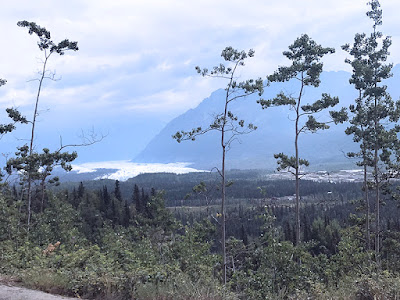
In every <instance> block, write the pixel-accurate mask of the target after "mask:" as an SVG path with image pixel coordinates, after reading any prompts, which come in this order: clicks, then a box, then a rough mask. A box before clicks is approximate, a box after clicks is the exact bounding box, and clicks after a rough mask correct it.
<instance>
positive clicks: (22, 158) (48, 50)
mask: <svg viewBox="0 0 400 300" xmlns="http://www.w3.org/2000/svg"><path fill="white" fill-rule="evenodd" d="M17 25H18V26H19V27H26V28H28V33H29V34H30V35H32V34H35V35H36V36H37V37H38V38H39V41H38V43H37V44H38V47H39V50H40V51H42V53H43V63H42V70H41V71H40V72H39V78H38V79H37V80H38V88H37V93H36V99H35V108H34V111H33V118H32V120H29V123H30V124H31V135H30V138H29V145H24V146H22V147H19V148H18V152H16V155H17V157H16V158H13V159H11V160H10V161H9V162H8V163H7V171H8V173H9V174H11V173H13V172H14V169H16V170H18V171H19V172H23V173H25V174H24V176H25V177H26V182H27V197H28V199H27V211H28V218H27V225H28V230H29V227H30V219H31V202H32V183H33V181H34V180H35V179H36V178H35V177H37V175H38V174H39V173H41V168H40V167H41V166H40V163H39V162H38V155H39V154H38V153H36V152H35V151H34V140H35V133H36V123H37V117H38V112H39V110H38V108H39V99H40V95H41V91H42V88H43V83H44V81H45V80H46V79H54V74H51V73H49V72H48V70H47V65H48V62H49V59H50V57H51V56H52V55H53V54H58V55H64V54H65V52H66V51H69V50H72V51H77V50H78V44H77V42H71V41H69V40H68V39H65V40H62V41H61V42H59V43H55V42H53V40H52V39H51V35H50V31H48V30H47V29H46V28H44V27H41V26H39V25H37V24H36V23H35V22H28V21H19V22H18V23H17ZM63 148H65V146H63V145H61V146H60V149H59V150H57V151H56V152H55V153H58V154H60V153H61V150H62V149H63ZM55 153H54V154H55ZM44 154H46V153H44ZM47 154H50V153H47ZM65 154H66V155H67V153H65ZM65 163H67V162H65Z"/></svg>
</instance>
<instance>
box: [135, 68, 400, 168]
mask: <svg viewBox="0 0 400 300" xmlns="http://www.w3.org/2000/svg"><path fill="white" fill-rule="evenodd" d="M393 73H394V77H392V78H390V79H389V80H387V81H386V82H385V83H386V84H387V85H388V89H389V92H390V93H391V95H392V97H393V98H394V99H396V98H398V97H399V95H400V86H399V85H397V84H396V81H397V80H398V78H400V65H397V66H395V67H394V68H393ZM350 75H351V74H350V73H348V72H344V71H339V72H323V73H322V74H321V84H320V86H319V87H318V88H313V87H307V88H306V89H305V94H304V98H303V99H304V100H303V102H302V103H303V104H306V103H313V102H314V101H315V100H317V99H320V97H321V94H322V93H328V94H330V95H331V96H338V97H339V100H340V103H339V104H338V105H337V106H336V107H335V108H333V109H331V110H339V109H340V108H341V107H348V106H349V104H350V103H353V102H354V99H355V98H356V97H357V91H356V90H355V89H354V87H353V86H352V85H350V84H349V78H350ZM298 90H299V88H298V82H296V81H290V82H289V83H274V84H271V85H270V86H269V87H267V88H266V89H265V92H264V95H263V98H264V99H270V98H273V97H274V96H275V95H276V94H277V93H279V92H281V91H284V92H285V93H289V94H292V95H294V96H295V95H297V93H298ZM224 97H225V91H224V90H223V89H219V90H217V91H215V92H213V93H212V94H211V95H210V97H208V98H206V99H204V100H203V101H202V102H201V103H200V104H199V105H198V106H197V107H196V108H194V109H190V110H188V111H187V112H185V113H184V114H182V115H180V116H178V117H176V118H175V119H173V120H172V121H171V122H169V123H168V124H167V125H166V126H165V127H164V129H162V130H161V132H160V133H159V134H158V135H156V136H155V137H154V138H153V139H152V140H151V141H150V143H149V144H148V145H147V146H146V147H145V149H144V150H143V151H142V152H141V153H140V154H139V155H138V156H136V157H135V158H134V160H133V161H134V162H146V163H171V162H191V163H193V165H192V166H193V167H196V168H201V169H210V168H213V167H219V165H220V159H221V158H220V156H221V149H220V142H219V139H220V135H219V132H209V133H207V134H205V135H203V136H199V137H198V138H196V141H194V142H192V141H185V142H182V143H177V142H176V141H175V140H173V139H172V135H173V134H175V133H176V132H177V131H180V130H185V131H189V130H191V129H192V128H195V127H198V126H207V125H209V124H210V122H211V121H212V120H213V118H214V116H215V115H216V114H217V113H219V112H221V111H222V108H223V104H224ZM258 99H259V97H257V95H251V96H248V97H246V98H244V99H240V100H238V101H235V102H232V103H231V104H232V105H231V106H230V110H231V111H232V112H233V113H234V114H235V115H237V116H238V117H239V119H244V120H245V121H246V122H249V123H253V124H254V125H256V126H257V127H258V128H257V130H256V131H254V132H252V133H250V134H248V135H242V136H240V137H239V139H237V140H235V141H234V142H233V144H232V147H231V149H230V150H229V152H228V154H227V166H228V168H237V169H260V168H263V169H269V170H272V169H274V168H276V161H275V159H274V157H273V154H274V153H279V152H284V153H286V154H288V155H293V153H294V122H292V121H291V120H292V119H293V116H294V115H293V112H291V111H290V110H289V108H288V107H271V108H268V109H265V110H263V109H261V106H260V105H259V104H258V103H256V101H257V100H258ZM328 111H329V110H326V111H325V112H322V113H320V114H319V115H317V119H319V120H321V121H322V120H327V118H328ZM305 120H306V118H304V121H305ZM347 126H348V124H340V125H334V124H332V125H331V128H330V129H328V130H322V131H319V132H317V133H315V134H312V133H307V134H302V135H301V136H300V156H301V158H304V159H308V160H309V161H310V163H311V165H310V168H311V169H313V170H321V169H325V170H335V169H341V168H354V167H355V164H354V163H355V162H354V161H352V160H349V159H348V158H347V157H346V156H345V153H347V152H349V151H354V150H357V149H358V145H357V144H355V143H354V142H353V141H352V137H351V136H347V135H346V134H345V133H344V130H345V128H346V127H347Z"/></svg>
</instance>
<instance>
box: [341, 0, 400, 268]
mask: <svg viewBox="0 0 400 300" xmlns="http://www.w3.org/2000/svg"><path fill="white" fill-rule="evenodd" d="M368 5H370V6H371V10H370V11H368V12H367V16H368V17H369V18H370V19H371V20H372V21H373V26H372V28H373V30H372V32H371V33H370V34H369V35H367V34H365V33H361V34H360V33H357V34H356V35H355V37H354V43H353V45H351V46H350V45H349V44H346V45H344V46H342V48H343V50H345V51H347V52H348V53H349V54H350V55H351V56H352V57H353V59H352V60H351V59H346V62H347V63H348V64H350V65H351V66H352V68H353V74H352V76H351V78H350V83H351V84H353V85H354V87H355V88H356V89H357V91H358V93H359V96H358V98H357V99H356V100H355V104H352V105H350V107H349V111H350V113H351V115H352V117H351V119H350V124H351V125H350V126H349V127H348V128H347V129H346V134H348V135H353V140H354V141H355V142H357V143H359V144H360V151H359V152H351V153H349V156H350V157H358V158H359V159H360V160H359V162H358V165H359V166H362V167H363V170H364V201H365V207H366V238H367V247H368V248H369V247H370V203H369V196H368V190H369V189H373V190H374V197H375V252H376V258H377V261H379V252H380V248H381V241H380V240H381V224H380V222H381V216H380V207H381V193H382V191H383V190H384V189H385V188H386V184H387V183H388V180H389V179H390V178H391V177H392V176H393V169H394V168H395V167H396V166H395V163H394V162H393V155H394V154H396V155H397V157H398V153H399V141H398V138H397V134H398V133H399V131H400V126H399V125H397V124H395V122H397V121H398V120H399V116H400V101H396V102H395V101H393V99H392V98H391V96H390V94H389V93H388V92H387V86H386V85H384V84H383V83H382V82H383V81H384V80H385V79H388V78H390V77H391V76H392V73H391V70H392V67H393V65H392V64H388V63H386V60H387V58H388V56H389V54H390V53H389V47H390V46H391V44H392V41H391V38H390V37H388V36H386V37H384V35H383V34H382V32H380V31H378V30H377V27H378V26H380V25H382V10H381V9H380V3H379V1H377V0H373V1H371V2H368ZM368 170H372V177H373V178H372V180H368V178H367V172H368Z"/></svg>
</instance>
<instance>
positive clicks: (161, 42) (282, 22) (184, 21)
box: [0, 0, 400, 161]
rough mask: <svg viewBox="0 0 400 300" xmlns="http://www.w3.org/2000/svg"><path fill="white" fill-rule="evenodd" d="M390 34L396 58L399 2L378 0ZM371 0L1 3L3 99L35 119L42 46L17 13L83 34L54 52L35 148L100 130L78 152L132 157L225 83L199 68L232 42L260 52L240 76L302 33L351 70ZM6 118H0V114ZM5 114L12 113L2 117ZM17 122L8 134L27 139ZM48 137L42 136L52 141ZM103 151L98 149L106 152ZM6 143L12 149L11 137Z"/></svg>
mask: <svg viewBox="0 0 400 300" xmlns="http://www.w3.org/2000/svg"><path fill="white" fill-rule="evenodd" d="M381 5H382V8H383V14H384V15H383V26H381V28H380V29H381V31H383V32H384V33H385V34H388V35H391V36H392V39H393V46H392V48H391V53H392V55H391V58H390V59H391V61H392V62H394V63H399V62H400V19H399V18H398V11H400V2H399V1H398V0H381ZM367 9H368V6H367V5H366V1H364V0H324V1H321V0H304V1H297V0H281V1H271V0H253V1H248V2H246V1H238V0H230V1H226V0H217V1H216V0H197V1H184V0H146V1H139V0H114V1H104V0H96V1H94V0H69V1H60V0H36V1H31V0H15V1H5V2H4V3H2V5H1V10H0V31H1V36H2V45H3V46H2V47H1V50H0V51H1V54H0V66H1V67H0V78H5V79H7V81H8V83H7V85H6V86H3V87H1V88H0V108H1V109H2V110H3V109H4V108H5V107H9V106H17V107H19V108H20V109H21V110H22V111H23V112H25V113H26V114H27V115H28V116H31V114H32V108H33V104H34V100H35V93H36V89H37V82H36V81H32V79H35V78H37V71H38V70H39V69H40V67H41V59H42V55H41V52H40V51H39V49H38V48H37V45H36V37H34V36H30V35H29V34H28V33H27V30H26V28H19V27H18V26H17V25H16V23H17V21H19V20H28V21H34V22H36V23H37V24H39V25H41V26H44V27H46V28H47V29H48V30H50V31H51V33H52V38H53V39H54V41H60V40H62V39H64V38H69V39H70V40H74V41H78V46H79V48H80V49H79V51H78V52H74V53H67V54H66V55H65V56H63V57H57V56H53V57H52V58H51V61H50V66H49V69H50V70H52V71H55V72H56V77H57V78H59V79H60V80H58V81H55V82H47V83H46V85H45V87H44V90H43V93H42V98H41V102H40V117H39V121H40V123H39V127H38V140H37V143H38V147H41V146H42V145H41V143H47V140H49V139H51V140H56V141H58V136H60V135H61V136H63V140H64V141H65V140H66V143H68V142H76V139H78V136H79V134H80V132H81V131H82V130H83V131H84V132H85V131H90V130H92V129H94V130H95V131H96V132H98V133H99V134H101V133H103V134H106V135H107V137H106V138H105V139H104V140H103V142H102V143H100V144H99V145H96V146H94V147H92V148H90V149H84V150H82V151H81V153H82V155H81V156H80V160H81V161H93V160H101V159H103V160H116V159H131V158H133V157H134V156H135V155H136V154H137V153H138V152H139V151H140V150H142V149H143V148H144V146H145V145H146V144H147V142H149V141H150V139H151V138H152V137H153V136H154V135H155V134H157V133H158V132H159V131H160V130H161V129H162V128H163V126H164V125H165V124H166V123H168V122H169V121H170V120H171V119H173V118H174V117H176V116H178V115H180V114H182V113H184V112H185V111H186V110H188V109H190V108H194V107H196V106H197V105H198V104H199V103H200V101H201V100H202V99H204V98H205V97H207V96H209V94H210V93H211V92H212V91H213V90H215V89H217V88H220V87H223V86H224V83H223V82H221V81H219V80H213V79H206V78H201V77H200V76H199V75H197V74H196V72H195V69H194V68H195V66H196V65H200V66H202V67H211V66H213V65H214V64H219V63H220V53H221V50H222V49H223V48H225V47H226V46H228V45H231V46H233V47H234V48H238V49H250V48H252V49H254V50H255V52H256V53H255V57H254V58H253V59H251V60H249V61H248V63H247V65H246V68H244V69H243V73H241V74H240V76H241V77H242V78H243V79H245V78H248V77H260V76H261V77H264V78H265V76H266V75H268V74H269V73H271V72H273V71H274V70H275V69H276V68H277V66H278V65H283V64H285V63H286V61H285V59H284V57H283V56H282V54H281V53H282V51H284V50H286V49H287V46H288V45H289V44H291V43H292V42H293V41H294V40H295V39H296V38H297V37H298V36H300V35H301V34H302V33H307V34H309V35H310V36H311V37H312V38H313V39H314V40H316V41H317V42H318V43H320V44H322V45H323V46H330V47H334V48H336V49H337V53H336V54H334V55H331V56H330V57H329V58H327V59H325V60H324V62H325V70H328V71H337V70H349V68H348V66H346V65H345V64H344V62H343V61H344V59H345V57H346V53H344V52H343V51H341V50H340V46H341V45H343V44H344V43H351V42H352V40H353V37H354V34H355V33H356V32H370V29H371V25H372V24H371V21H370V20H369V19H368V18H367V17H366V16H365V12H366V11H367ZM1 117H2V118H3V115H1ZM3 120H4V118H3ZM26 137H27V130H26V129H23V128H21V129H19V130H17V131H16V132H15V133H13V134H12V135H10V137H7V138H6V139H5V138H3V140H2V142H4V141H6V142H9V141H11V140H13V141H19V142H20V141H21V139H24V138H26ZM45 140H46V142H45ZM110 147H114V150H113V151H110V150H107V153H104V152H102V151H101V149H106V148H107V149H110ZM2 148H3V149H5V146H4V144H3V145H2Z"/></svg>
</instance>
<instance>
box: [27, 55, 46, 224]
mask: <svg viewBox="0 0 400 300" xmlns="http://www.w3.org/2000/svg"><path fill="white" fill-rule="evenodd" d="M50 54H51V53H50ZM50 54H49V55H47V53H46V52H45V60H44V62H43V68H42V73H41V76H40V80H39V87H38V91H37V95H36V103H35V110H34V112H33V120H32V131H31V140H30V145H29V156H30V157H32V154H33V141H34V139H35V125H36V117H37V115H38V106H39V98H40V92H41V89H42V85H43V80H44V78H45V75H46V66H47V60H48V59H49V57H50ZM32 171H33V170H31V166H29V168H28V222H27V223H28V231H29V228H30V224H31V214H32V213H31V206H32Z"/></svg>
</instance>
